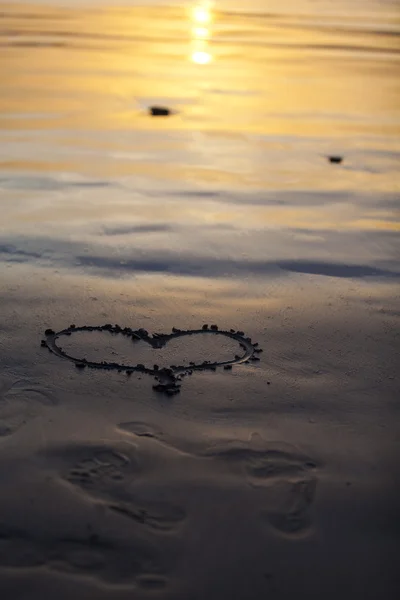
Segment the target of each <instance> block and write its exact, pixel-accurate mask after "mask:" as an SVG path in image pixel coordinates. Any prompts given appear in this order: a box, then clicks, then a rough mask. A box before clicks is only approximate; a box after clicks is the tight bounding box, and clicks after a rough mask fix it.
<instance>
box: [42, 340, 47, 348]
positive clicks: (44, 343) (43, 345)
mask: <svg viewBox="0 0 400 600" xmlns="http://www.w3.org/2000/svg"><path fill="white" fill-rule="evenodd" d="M40 345H41V347H42V348H46V346H47V344H46V340H42V341H41V342H40Z"/></svg>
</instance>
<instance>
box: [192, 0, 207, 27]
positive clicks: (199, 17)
mask: <svg viewBox="0 0 400 600" xmlns="http://www.w3.org/2000/svg"><path fill="white" fill-rule="evenodd" d="M210 8H211V7H210V3H209V2H202V3H201V4H197V5H196V6H194V7H193V9H192V18H193V21H196V23H203V24H207V23H210V21H211V10H210Z"/></svg>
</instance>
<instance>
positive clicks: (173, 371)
mask: <svg viewBox="0 0 400 600" xmlns="http://www.w3.org/2000/svg"><path fill="white" fill-rule="evenodd" d="M79 331H102V332H103V331H108V332H109V333H111V334H121V335H124V336H127V337H130V338H131V339H132V341H133V342H135V341H144V342H146V343H147V344H149V345H150V346H152V347H153V348H162V347H163V346H165V345H166V344H167V343H168V342H169V341H170V340H172V339H175V338H179V337H184V336H188V335H205V334H213V335H223V336H225V337H228V338H231V339H233V340H235V341H236V342H238V343H239V345H240V347H241V348H242V349H243V350H244V354H243V355H242V356H239V355H237V354H236V355H235V358H234V359H233V360H226V361H215V362H209V361H204V362H203V363H199V364H196V363H192V364H189V365H179V366H176V365H171V366H169V367H163V368H159V367H158V366H157V365H154V367H153V368H149V367H146V366H145V365H143V364H140V363H139V364H137V365H123V364H121V363H117V362H107V361H102V362H100V363H99V362H94V361H89V360H87V359H86V358H76V357H75V356H71V355H70V354H67V352H65V351H64V350H63V349H62V348H61V347H60V346H58V345H57V340H58V339H59V338H60V337H62V336H64V335H65V336H70V335H72V334H73V333H77V332H79ZM45 335H46V339H43V340H42V341H41V346H42V347H46V348H48V350H49V351H50V352H52V353H53V354H55V355H56V356H59V357H60V358H66V359H67V360H69V361H71V362H73V363H75V366H76V367H77V368H79V369H84V368H85V367H88V368H91V369H105V370H109V371H111V370H113V371H115V370H116V371H119V372H121V371H125V372H126V374H127V375H131V374H132V373H135V372H138V373H147V374H148V375H152V376H153V377H155V378H156V380H158V381H159V383H158V384H155V385H153V389H155V390H156V391H160V392H165V393H167V394H168V395H170V396H171V395H173V394H176V393H178V392H179V391H180V383H179V382H180V381H181V380H182V377H184V376H186V375H191V374H192V372H193V371H204V370H211V371H215V370H216V369H217V367H224V368H225V369H231V368H232V367H233V366H234V365H238V364H242V363H246V362H249V361H258V360H260V359H259V358H258V357H256V356H255V354H258V353H260V352H262V349H261V348H259V347H258V344H257V343H256V344H253V343H252V341H251V339H250V338H248V337H245V335H244V333H243V332H242V331H235V330H234V329H230V330H229V331H227V330H219V329H218V327H217V326H216V325H211V327H210V329H209V328H208V325H203V327H202V328H201V329H177V328H175V327H173V328H172V333H169V334H168V333H154V334H153V335H149V333H148V331H146V330H145V329H131V328H130V327H124V328H122V327H120V325H111V324H109V323H107V324H106V325H94V326H91V325H83V326H81V327H76V326H75V325H70V326H69V327H67V328H65V329H61V330H60V331H58V332H55V331H53V330H52V329H46V331H45Z"/></svg>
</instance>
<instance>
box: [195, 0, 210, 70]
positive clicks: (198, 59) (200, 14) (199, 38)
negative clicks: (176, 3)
mask: <svg viewBox="0 0 400 600" xmlns="http://www.w3.org/2000/svg"><path fill="white" fill-rule="evenodd" d="M191 17H192V20H193V24H194V25H195V26H194V27H193V28H192V30H191V31H192V36H193V37H192V54H191V59H192V61H193V62H194V63H196V64H198V65H207V64H208V63H210V62H211V60H212V54H211V52H210V51H209V47H210V38H211V36H212V32H211V23H212V17H213V13H212V6H211V2H206V1H203V2H202V3H200V4H196V5H195V6H194V7H193V8H192V9H191ZM201 25H203V26H201Z"/></svg>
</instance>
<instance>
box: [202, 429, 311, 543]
mask: <svg viewBox="0 0 400 600" xmlns="http://www.w3.org/2000/svg"><path fill="white" fill-rule="evenodd" d="M205 455H206V456H209V457H213V458H214V459H215V460H217V461H224V462H225V463H226V465H227V466H228V468H230V469H231V470H233V471H234V472H236V473H237V474H238V475H239V474H240V475H241V476H244V477H245V478H246V480H247V482H248V484H249V486H250V487H251V488H252V489H253V490H254V492H256V491H258V492H259V493H261V494H262V497H263V506H262V508H261V509H260V516H261V519H262V521H263V522H265V523H267V524H268V525H269V526H270V527H271V528H272V529H273V530H275V531H276V532H278V533H280V534H282V535H285V536H291V537H294V536H300V535H301V536H304V535H307V534H309V533H310V532H311V528H312V505H313V503H314V499H315V494H316V487H317V477H316V474H315V471H316V469H317V466H318V465H317V463H316V462H315V461H313V460H311V459H310V458H309V457H308V456H306V455H305V454H303V453H301V452H299V451H298V450H297V449H296V448H294V447H291V446H289V445H288V444H283V443H270V442H266V441H264V440H263V439H262V438H261V436H259V435H258V434H255V435H254V434H253V436H252V437H251V440H250V442H249V443H248V444H246V443H243V444H238V443H237V442H234V443H231V444H225V445H223V446H215V447H213V448H211V449H209V450H207V452H206V454H205Z"/></svg>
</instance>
